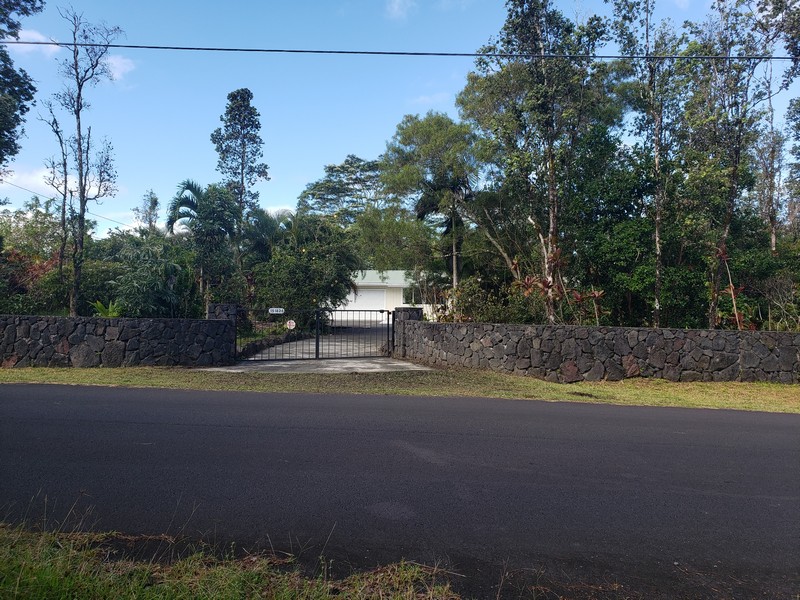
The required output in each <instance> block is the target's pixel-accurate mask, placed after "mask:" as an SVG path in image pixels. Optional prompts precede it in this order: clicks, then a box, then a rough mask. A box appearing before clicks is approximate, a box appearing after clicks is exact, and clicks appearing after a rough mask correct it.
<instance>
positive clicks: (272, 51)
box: [2, 40, 798, 61]
mask: <svg viewBox="0 0 800 600" xmlns="http://www.w3.org/2000/svg"><path fill="white" fill-rule="evenodd" d="M2 43H3V44H15V45H27V46H59V47H61V48H73V47H75V46H78V47H79V48H114V49H123V50H173V51H182V52H238V53H249V54H315V55H336V56H400V57H441V58H506V59H536V58H540V59H545V60H557V59H561V60H586V59H592V60H623V59H628V60H770V61H772V60H780V61H787V60H798V59H796V58H793V57H791V56H770V55H768V54H763V55H761V54H755V55H749V54H744V55H736V56H714V55H688V56H687V55H681V54H663V55H662V54H659V55H644V54H641V55H633V56H623V55H621V54H595V55H591V56H589V55H585V54H525V53H521V54H515V53H504V52H487V53H482V52H408V51H391V50H311V49H306V50H302V49H291V48H235V47H234V48H231V47H221V46H159V45H145V44H90V43H78V44H73V43H63V42H56V41H51V42H33V41H23V40H3V41H2Z"/></svg>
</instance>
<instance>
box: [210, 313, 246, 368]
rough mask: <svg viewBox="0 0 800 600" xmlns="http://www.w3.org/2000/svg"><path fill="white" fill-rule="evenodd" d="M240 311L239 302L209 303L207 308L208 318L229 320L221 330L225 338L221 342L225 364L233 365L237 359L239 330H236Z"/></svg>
mask: <svg viewBox="0 0 800 600" xmlns="http://www.w3.org/2000/svg"><path fill="white" fill-rule="evenodd" d="M238 312H239V305H238V304H209V305H208V307H207V308H206V319H207V320H221V321H229V322H230V325H227V326H226V327H225V328H224V329H223V330H222V332H221V334H222V335H221V337H222V338H223V341H222V344H221V352H222V354H223V359H222V360H223V361H224V363H225V364H230V365H232V364H233V363H235V362H236V359H237V354H238V350H237V343H236V342H237V340H236V336H237V332H236V316H237V314H238Z"/></svg>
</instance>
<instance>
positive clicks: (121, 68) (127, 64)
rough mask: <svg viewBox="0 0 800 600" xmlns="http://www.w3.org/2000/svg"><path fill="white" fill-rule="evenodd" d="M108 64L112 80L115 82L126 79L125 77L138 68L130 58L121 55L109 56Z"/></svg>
mask: <svg viewBox="0 0 800 600" xmlns="http://www.w3.org/2000/svg"><path fill="white" fill-rule="evenodd" d="M106 64H107V65H108V68H109V70H110V71H111V78H112V79H113V80H114V81H119V80H121V79H122V78H123V77H125V75H127V74H128V73H130V72H131V71H133V70H134V69H135V68H136V63H135V62H133V61H132V60H131V59H130V58H125V57H124V56H120V55H119V54H109V56H108V58H107V59H106Z"/></svg>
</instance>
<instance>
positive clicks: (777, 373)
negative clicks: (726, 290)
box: [395, 320, 800, 383]
mask: <svg viewBox="0 0 800 600" xmlns="http://www.w3.org/2000/svg"><path fill="white" fill-rule="evenodd" d="M395 327H396V332H395V340H396V345H395V355H396V356H398V357H404V358H409V359H411V360H415V361H419V362H422V363H425V364H429V365H433V366H450V367H469V368H481V369H488V370H492V371H500V372H506V373H515V374H518V375H528V376H531V377H538V378H541V379H546V380H548V381H557V382H561V383H572V382H576V381H599V380H602V379H607V380H610V381H617V380H620V379H624V378H627V377H655V378H662V379H668V380H671V381H772V382H780V383H798V382H800V334H798V333H777V332H765V331H721V330H684V329H644V328H641V329H640V328H629V327H580V326H569V325H553V326H548V325H531V326H524V325H492V324H476V323H429V322H421V321H411V320H406V321H398V322H397V323H396V324H395Z"/></svg>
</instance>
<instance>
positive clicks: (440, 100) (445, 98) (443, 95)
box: [411, 92, 453, 106]
mask: <svg viewBox="0 0 800 600" xmlns="http://www.w3.org/2000/svg"><path fill="white" fill-rule="evenodd" d="M452 99H453V95H452V94H450V93H448V92H437V93H436V94H430V95H427V96H417V97H416V98H414V99H412V100H411V104H414V105H417V106H441V105H442V104H445V103H447V102H450V101H452Z"/></svg>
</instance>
